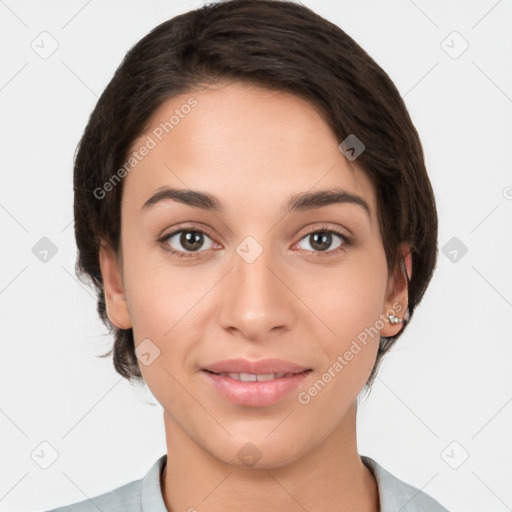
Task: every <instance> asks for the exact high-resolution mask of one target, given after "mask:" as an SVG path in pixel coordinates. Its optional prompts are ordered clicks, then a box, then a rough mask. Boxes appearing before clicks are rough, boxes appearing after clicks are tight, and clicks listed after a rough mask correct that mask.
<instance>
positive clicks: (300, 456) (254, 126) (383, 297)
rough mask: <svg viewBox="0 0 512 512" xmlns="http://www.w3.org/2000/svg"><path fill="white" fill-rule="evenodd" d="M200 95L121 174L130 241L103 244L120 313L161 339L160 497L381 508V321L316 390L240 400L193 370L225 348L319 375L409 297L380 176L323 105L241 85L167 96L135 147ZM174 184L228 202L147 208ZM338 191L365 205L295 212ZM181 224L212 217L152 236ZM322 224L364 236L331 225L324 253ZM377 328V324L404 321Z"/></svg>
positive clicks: (226, 352)
mask: <svg viewBox="0 0 512 512" xmlns="http://www.w3.org/2000/svg"><path fill="white" fill-rule="evenodd" d="M191 96H193V97H194V98H195V99H196V100H197V101H198V105H197V106H196V107H195V108H194V109H192V111H191V112H190V114H188V115H187V116H185V117H184V118H183V119H180V122H179V124H178V125H177V126H175V128H174V129H173V130H172V131H171V132H170V133H168V134H166V135H165V137H164V138H163V140H162V141H161V142H159V143H158V145H157V146H156V147H155V148H154V149H152V150H151V151H150V152H149V154H148V155H147V156H145V157H144V159H143V160H142V161H141V162H140V163H139V164H138V165H137V166H136V167H135V168H134V169H133V170H132V171H131V172H130V173H129V174H127V176H126V177H125V178H124V180H125V182H124V189H123V199H122V205H121V216H122V217H121V218H122V229H121V240H122V248H121V250H122V254H119V255H117V257H116V255H115V254H114V253H113V251H111V250H110V249H109V248H108V247H107V245H106V244H105V245H102V247H101V249H100V263H101V272H102V275H103V280H104V285H105V297H106V303H107V311H108V314H109V318H110V320H111V321H112V323H113V324H115V325H117V326H118V327H120V328H123V329H128V328H130V327H131V328H133V332H134V338H135V344H136V346H138V345H139V344H140V343H141V342H142V340H144V339H146V338H149V339H150V340H151V342H152V343H154V345H156V346H157V347H158V349H159V350H160V355H159V356H158V357H157V358H156V359H155V360H154V361H153V362H152V363H151V364H150V365H148V366H146V365H144V364H140V363H139V366H140V368H141V371H142V374H143V376H144V379H145V381H146V383H147V385H148V387H149V389H150V390H151V392H152V393H153V395H154V396H155V397H156V398H157V400H158V401H159V402H160V404H161V405H162V407H163V409H164V423H165V432H166V442H167V450H168V460H167V464H166V467H165V470H164V472H163V474H162V478H161V483H162V492H163V497H164V501H165V504H166V507H167V509H168V510H170V511H175V512H177V511H188V510H194V509H195V510H198V511H201V510H208V511H211V512H217V511H219V512H220V511H223V512H226V511H235V510H237V511H238V510H241V508H242V506H243V509H244V510H245V511H248V512H251V511H254V512H256V511H258V512H261V511H275V510H287V511H301V512H303V510H304V509H306V510H308V511H310V512H313V511H320V510H332V511H334V510H352V511H357V512H376V511H378V510H379V496H378V490H377V485H376V482H375V479H374V477H373V475H372V474H371V472H370V471H369V470H368V469H367V468H366V466H364V464H363V463H362V461H361V459H360V456H359V454H358V452H357V440H356V409H357V403H356V399H357V395H358V394H359V392H360V391H361V390H362V388H363V386H364V384H365V382H366V380H367V379H368V377H369V375H370V373H371V370H372V367H373V365H374V362H375V358H376V354H377V348H378V341H379V338H378V336H374V337H370V338H369V340H368V343H367V345H366V346H364V347H363V348H362V350H361V351H360V352H359V353H358V354H357V355H355V356H354V358H353V359H352V360H351V361H350V362H349V363H348V364H347V365H346V366H345V367H344V368H343V370H342V371H341V372H339V373H337V374H336V377H335V378H333V379H332V380H331V381H330V382H329V383H328V384H327V385H326V386H325V387H324V388H323V389H322V390H321V392H319V393H318V394H317V395H316V396H315V397H314V398H312V399H311V401H310V402H309V403H308V404H306V405H303V404H301V403H299V401H298V400H297V394H298V392H299V391H300V390H299V389H298V390H297V392H292V393H290V394H289V395H288V396H287V397H285V398H284V399H283V400H282V401H280V402H279V403H277V404H275V405H272V406H269V407H249V406H240V405H236V404H233V403H231V402H228V401H227V400H226V399H225V398H223V397H222V396H221V395H219V394H218V393H217V392H216V391H215V390H214V389H213V388H212V387H211V386H210V385H209V383H208V381H207V379H206V378H205V375H204V374H203V373H202V372H201V371H200V370H199V368H200V367H201V366H204V365H205V364H207V363H212V362H215V361H219V360H223V359H227V358H231V357H245V358H247V359H252V360H256V359H264V358H267V357H277V358H282V359H285V360H288V361H292V362H295V363H298V364H302V365H304V366H306V367H309V368H312V369H313V371H312V372H311V373H310V374H309V375H308V377H307V379H306V381H305V382H304V384H303V386H302V387H301V389H302V390H307V389H308V388H309V387H310V386H312V385H313V383H314V382H315V381H317V380H318V379H319V378H321V376H322V374H323V373H324V372H326V371H327V369H328V368H329V367H330V366H332V365H333V363H334V362H335V361H336V359H337V357H338V356H339V355H342V354H344V353H345V351H346V350H348V349H349V348H350V346H351V343H352V341H353V340H355V339H356V337H357V335H358V334H359V333H360V332H361V331H363V330H364V329H365V327H369V326H373V325H375V324H376V321H377V320H378V319H379V318H382V317H380V316H379V315H382V314H386V311H387V310H389V309H390V308H392V307H393V305H395V307H396V304H397V303H398V304H400V306H401V307H402V308H403V309H402V313H403V312H405V308H406V306H407V289H406V281H405V278H404V276H403V274H402V273H401V271H399V270H398V269H397V270H396V271H395V272H393V273H391V274H390V273H388V269H387V265H386V257H385V253H384V248H383V244H382V239H381V235H380V232H379V227H378V219H377V212H376V202H375V190H374V188H373V185H372V184H371V182H370V181H369V180H368V178H367V177H366V176H365V175H364V173H363V172H362V171H361V170H360V169H359V168H358V167H357V161H354V162H349V161H348V160H347V159H346V158H345V157H344V155H343V154H342V153H341V152H340V151H339V149H338V144H339V142H340V141H339V140H338V139H337V137H336V136H335V135H334V134H333V133H332V131H331V130H330V128H329V126H328V125H327V124H326V123H325V121H324V120H323V119H322V117H321V116H320V115H319V114H318V112H317V111H316V110H315V108H314V107H313V106H312V105H311V104H309V103H308V102H305V101H304V100H302V99H300V98H297V97H295V96H293V95H289V94H285V93H282V92H277V91H269V90H266V89H261V88H258V87H256V86H250V85H247V84H240V83H224V84H220V85H217V86H215V87H210V88H205V89H202V90H197V91H193V93H187V94H183V95H180V96H176V97H174V98H172V99H170V100H168V101H166V102H165V103H164V104H163V105H162V106H161V108H160V109H159V110H158V111H156V112H155V114H154V115H153V116H152V117H151V119H150V122H149V124H148V126H149V128H148V130H147V131H146V132H145V133H144V134H143V135H141V137H140V138H139V139H138V140H137V141H135V142H134V144H133V148H138V147H140V145H141V144H142V143H143V142H144V141H145V140H146V137H147V135H148V134H151V131H152V130H153V129H154V128H155V127H157V126H158V125H159V123H160V122H164V121H166V120H168V119H169V118H170V116H171V115H172V114H173V113H174V110H175V109H177V108H178V109H179V108H180V107H181V106H182V105H183V104H184V103H186V102H187V100H188V99H189V98H190V97H191ZM164 185H167V186H171V187H176V188H183V189H188V188H190V189H194V190H200V191H203V192H208V193H210V194H212V195H214V196H216V197H218V198H219V200H220V201H222V203H223V204H224V205H225V212H223V213H218V212H215V213H214V212H211V211H204V210H201V209H198V208H194V207H192V206H189V205H185V204H182V203H179V202H176V201H172V200H167V201H165V202H162V203H159V204H158V205H155V206H154V207H153V208H150V209H148V210H147V211H142V210H141V208H142V205H143V204H144V203H145V201H146V200H147V199H148V198H149V197H150V196H151V195H152V194H153V193H154V192H155V191H156V190H157V189H158V188H159V187H161V186H164ZM330 188H342V189H344V190H346V191H348V192H350V193H353V194H357V195H359V196H360V197H362V198H363V199H364V200H365V201H367V203H368V204H369V206H370V214H369V215H368V214H367V213H366V212H365V210H364V209H363V208H362V207H361V206H358V205H356V204H350V203H344V204H335V205H330V206H326V207H322V208H317V209H312V210H309V211H303V212H292V213H289V214H287V215H284V216H283V213H282V210H281V209H282V205H284V204H285V203H286V202H287V201H288V199H289V198H290V197H291V196H292V195H294V194H297V193H301V192H308V191H318V190H325V189H330ZM185 222H186V223H188V224H192V230H193V228H196V229H204V230H205V231H206V232H207V235H206V236H205V237H204V241H203V245H202V246H201V247H200V248H199V249H198V250H196V251H195V252H193V251H191V250H190V246H186V245H185V246H184V245H183V244H182V243H180V239H179V235H178V236H175V237H174V238H173V239H172V240H173V241H171V239H168V240H167V241H166V242H158V241H157V240H158V239H159V238H160V237H161V236H163V235H165V234H172V233H173V232H176V231H178V230H179V228H181V227H182V225H183V223H185ZM322 226H327V227H328V228H339V229H340V230H341V232H342V233H343V234H345V235H346V236H350V235H352V238H353V242H352V244H350V245H343V243H342V242H343V241H342V239H341V238H339V237H338V236H337V235H333V238H332V242H331V245H327V250H326V251H321V250H318V249H315V247H318V246H315V245H314V240H312V237H310V236H307V235H310V234H312V233H317V232H319V231H320V232H322V229H321V228H322ZM182 229H185V230H186V229H188V230H190V229H191V228H190V226H188V227H187V228H182ZM323 231H325V229H324V230H323ZM247 236H251V237H253V238H254V239H255V240H256V241H257V242H258V243H259V244H260V246H261V248H262V249H263V252H262V253H261V255H260V256H259V257H258V258H257V259H256V260H255V261H254V262H252V263H247V262H246V261H245V260H244V259H243V258H241V257H240V256H239V255H238V254H237V252H236V248H237V246H238V245H239V244H240V243H241V242H242V241H243V240H244V239H245V238H246V237H247ZM340 243H342V245H341V246H340ZM165 246H167V247H172V248H174V249H175V250H178V251H182V252H185V253H187V251H188V254H192V256H191V257H184V258H178V257H176V256H173V255H172V254H170V253H169V252H168V251H166V250H165ZM340 248H341V250H340ZM402 249H403V255H404V261H405V263H406V267H407V269H408V272H409V275H411V258H410V254H409V253H408V251H407V248H406V247H405V246H404V247H403V248H402ZM327 253H330V254H327ZM315 254H317V255H318V254H319V256H317V257H315V256H314V255H315ZM326 254H327V255H326ZM396 314H397V316H402V315H401V314H399V313H396ZM380 325H382V328H381V329H380V334H381V335H382V336H393V335H395V334H396V333H397V332H398V331H399V330H400V329H401V328H402V326H401V324H396V325H392V324H390V323H389V321H387V319H386V321H384V322H381V324H380ZM248 442H250V443H253V444H254V445H255V446H256V447H257V449H258V450H259V452H260V453H261V458H260V459H259V461H258V462H257V464H256V465H254V466H251V467H248V466H247V465H245V464H244V463H243V461H242V460H240V459H239V458H238V457H237V452H238V451H239V450H240V449H241V448H242V447H244V446H245V445H246V443H248ZM192 507H193V508H192Z"/></svg>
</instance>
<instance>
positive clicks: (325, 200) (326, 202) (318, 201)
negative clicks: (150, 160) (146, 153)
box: [142, 186, 370, 217]
mask: <svg viewBox="0 0 512 512" xmlns="http://www.w3.org/2000/svg"><path fill="white" fill-rule="evenodd" d="M167 200H172V201H177V202H179V203H183V204H186V205H188V206H192V207H194V208H200V209H202V210H208V211H214V212H224V211H225V206H224V205H223V204H222V203H221V201H220V200H219V199H218V198H216V197H215V196H213V195H211V194H209V193H207V192H200V191H198V190H190V189H188V190H187V189H176V188H169V187H165V186H164V187H160V188H158V189H157V190H156V192H155V193H154V194H153V195H152V196H151V197H150V198H149V199H148V200H147V201H146V202H145V203H144V205H143V206H142V210H148V209H150V208H152V207H153V206H155V205H157V204H158V203H160V202H162V201H167ZM343 203H349V204H355V205H358V206H361V207H362V208H363V209H364V210H365V211H366V213H367V214H368V217H370V206H369V205H368V203H367V202H366V201H365V200H364V199H363V198H362V197H361V196H358V195H356V194H352V193H350V192H347V191H346V190H343V189H339V188H335V189H330V190H321V191H318V192H303V193H300V194H296V195H294V196H292V197H291V198H290V199H289V201H288V202H287V203H286V204H285V206H284V210H283V211H284V213H285V214H287V213H290V212H295V211H306V210H313V209H317V208H324V207H326V206H330V205H333V204H343Z"/></svg>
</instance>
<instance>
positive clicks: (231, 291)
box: [218, 250, 298, 341]
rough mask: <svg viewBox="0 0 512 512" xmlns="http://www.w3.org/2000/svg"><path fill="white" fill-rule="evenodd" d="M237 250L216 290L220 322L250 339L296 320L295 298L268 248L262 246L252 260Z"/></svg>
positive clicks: (279, 330)
mask: <svg viewBox="0 0 512 512" xmlns="http://www.w3.org/2000/svg"><path fill="white" fill-rule="evenodd" d="M240 254H242V256H240ZM240 254H238V253H237V252H235V253H234V255H233V268H232V270H231V272H229V274H228V275H227V276H226V278H225V279H223V280H222V282H221V283H222V286H221V287H220V288H219V290H218V293H219V302H220V311H219V322H220V324H221V326H222V327H223V328H224V329H226V330H227V331H229V332H230V333H231V334H234V335H238V336H240V337H243V338H246V339H248V340H252V341H258V340H265V339H268V337H272V336H275V335H277V334H279V333H282V332H286V331H288V330H289V329H290V328H291V326H292V324H293V322H294V321H295V320H296V313H295V311H296V309H295V308H296V307H297V306H296V303H297V302H298V301H297V299H296V298H295V297H294V295H293V292H292V291H291V288H290V283H288V282H287V281H290V277H288V279H287V273H286V271H285V267H284V265H282V264H279V262H278V261H277V260H276V258H274V257H273V256H272V251H271V250H264V251H263V252H262V253H261V254H259V256H257V257H256V259H255V260H254V261H251V259H246V258H245V257H244V256H243V252H240ZM292 288H293V287H292Z"/></svg>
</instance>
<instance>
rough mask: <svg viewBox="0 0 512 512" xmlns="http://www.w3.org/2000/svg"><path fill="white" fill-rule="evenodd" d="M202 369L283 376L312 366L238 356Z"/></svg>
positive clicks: (221, 372)
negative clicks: (251, 359) (252, 359)
mask: <svg viewBox="0 0 512 512" xmlns="http://www.w3.org/2000/svg"><path fill="white" fill-rule="evenodd" d="M201 369H202V370H206V371H209V372H211V373H216V374H230V373H231V374H245V375H247V374H249V375H271V374H278V375H280V374H283V375H281V376H284V375H288V374H296V373H302V372H305V371H307V370H310V369H311V368H308V367H306V366H302V365H299V364H296V363H292V362H290V361H285V360H284V359H262V360H259V361H250V360H248V359H243V358H237V359H226V360H224V361H217V362H216V363H212V364H208V365H206V366H204V367H202V368H201ZM234 378H236V377H234ZM239 380H240V379H239ZM241 380H243V379H241Z"/></svg>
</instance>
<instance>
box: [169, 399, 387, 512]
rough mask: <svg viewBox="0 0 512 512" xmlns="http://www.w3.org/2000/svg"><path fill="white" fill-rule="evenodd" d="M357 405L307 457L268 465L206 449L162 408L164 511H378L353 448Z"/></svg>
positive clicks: (369, 481)
mask: <svg viewBox="0 0 512 512" xmlns="http://www.w3.org/2000/svg"><path fill="white" fill-rule="evenodd" d="M355 415H356V404H355V403H354V404H353V405H352V406H351V407H350V409H349V410H348V411H347V414H346V415H345V417H344V418H343V420H342V421H341V423H340V424H339V426H338V427H337V428H336V430H335V431H333V432H332V433H331V435H330V436H329V437H328V438H326V439H325V440H324V441H323V443H322V444H321V445H319V446H317V447H316V448H315V450H313V451H311V452H309V453H308V454H307V455H306V456H304V457H302V458H300V459H297V460H294V461H293V462H291V463H288V464H285V465H281V466H278V467H273V468H271V469H257V468H255V467H254V468H240V467H237V466H234V465H231V464H226V463H224V462H223V461H220V460H219V459H218V458H216V457H214V456H213V455H212V454H211V453H209V452H207V451H205V450H204V449H203V448H202V447H201V446H199V445H198V444H196V443H195V442H194V441H193V440H192V439H191V438H190V437H189V436H187V435H186V434H185V432H183V430H182V429H181V428H180V427H179V425H178V424H176V422H175V421H174V420H173V419H172V418H171V417H170V416H169V415H168V414H167V413H165V412H164V422H165V431H166V440H167V452H168V453H167V463H166V465H165V468H164V471H163V473H162V477H161V484H162V494H163V498H164V502H165V505H166V508H167V510H168V511H169V512H177V511H182V510H183V511H190V512H194V511H199V512H200V511H201V510H206V509H207V510H208V511H210V512H221V511H222V512H235V511H239V510H242V509H243V510H244V512H265V511H275V510H289V511H295V510H296V511H297V512H299V511H300V512H303V511H304V510H309V511H311V510H326V511H342V510H350V511H352V512H379V510H380V507H379V495H378V489H377V484H376V481H375V479H374V477H373V475H372V473H371V471H370V470H369V469H368V468H367V467H366V466H365V465H364V464H363V463H362V461H361V458H360V456H359V454H358V452H357V442H356V421H355V420H356V418H355Z"/></svg>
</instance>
